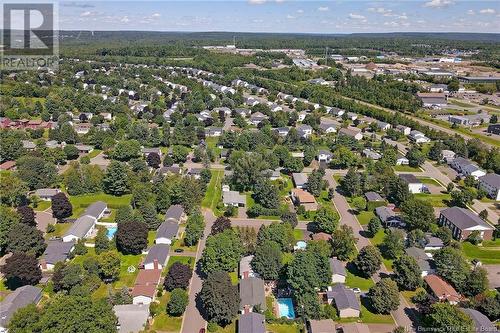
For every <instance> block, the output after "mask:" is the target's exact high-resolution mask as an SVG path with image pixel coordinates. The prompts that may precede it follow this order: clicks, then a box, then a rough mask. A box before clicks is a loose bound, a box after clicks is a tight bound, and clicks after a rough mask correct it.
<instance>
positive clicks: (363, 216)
mask: <svg viewBox="0 0 500 333" xmlns="http://www.w3.org/2000/svg"><path fill="white" fill-rule="evenodd" d="M374 216H375V214H374V213H373V212H367V211H362V212H361V213H359V214H358V215H356V217H357V218H358V221H359V224H361V225H367V224H368V223H369V222H370V220H371V219H372V217H374Z"/></svg>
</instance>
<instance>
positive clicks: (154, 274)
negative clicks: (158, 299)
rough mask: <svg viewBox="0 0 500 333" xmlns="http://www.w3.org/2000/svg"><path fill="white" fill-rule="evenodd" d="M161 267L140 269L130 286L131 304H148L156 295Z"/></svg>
mask: <svg viewBox="0 0 500 333" xmlns="http://www.w3.org/2000/svg"><path fill="white" fill-rule="evenodd" d="M160 279H161V269H140V270H139V274H137V278H136V279H135V284H134V287H133V288H132V292H131V294H132V304H146V305H148V304H150V303H151V302H153V301H154V298H155V296H156V288H157V286H158V283H160Z"/></svg>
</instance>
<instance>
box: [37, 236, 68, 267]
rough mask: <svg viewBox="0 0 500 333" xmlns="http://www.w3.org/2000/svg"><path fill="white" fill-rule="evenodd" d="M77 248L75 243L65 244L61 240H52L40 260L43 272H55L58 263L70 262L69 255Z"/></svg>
mask: <svg viewBox="0 0 500 333" xmlns="http://www.w3.org/2000/svg"><path fill="white" fill-rule="evenodd" d="M74 247H75V242H74V241H69V242H63V241H61V240H51V241H48V243H47V248H45V251H44V252H43V256H42V258H41V259H40V267H41V269H42V270H43V271H45V270H53V269H54V265H55V264H56V263H58V262H64V261H66V260H68V257H69V254H70V253H71V251H73V248H74Z"/></svg>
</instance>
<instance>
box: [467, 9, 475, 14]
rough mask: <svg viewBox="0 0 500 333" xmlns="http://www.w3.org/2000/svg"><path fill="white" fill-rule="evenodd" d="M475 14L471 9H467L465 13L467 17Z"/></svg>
mask: <svg viewBox="0 0 500 333" xmlns="http://www.w3.org/2000/svg"><path fill="white" fill-rule="evenodd" d="M475 14H476V13H475V12H474V11H473V10H472V9H469V10H468V11H467V15H475Z"/></svg>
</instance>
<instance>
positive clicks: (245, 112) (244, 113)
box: [234, 108, 252, 118]
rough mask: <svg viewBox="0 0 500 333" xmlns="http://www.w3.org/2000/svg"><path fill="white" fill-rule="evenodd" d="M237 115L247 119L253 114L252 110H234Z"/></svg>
mask: <svg viewBox="0 0 500 333" xmlns="http://www.w3.org/2000/svg"><path fill="white" fill-rule="evenodd" d="M234 113H235V115H240V116H241V117H243V118H246V117H248V116H250V115H251V114H252V111H251V110H250V109H241V108H239V109H235V110H234Z"/></svg>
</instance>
